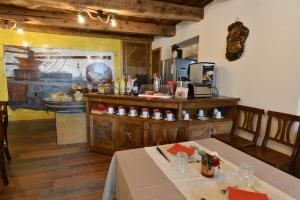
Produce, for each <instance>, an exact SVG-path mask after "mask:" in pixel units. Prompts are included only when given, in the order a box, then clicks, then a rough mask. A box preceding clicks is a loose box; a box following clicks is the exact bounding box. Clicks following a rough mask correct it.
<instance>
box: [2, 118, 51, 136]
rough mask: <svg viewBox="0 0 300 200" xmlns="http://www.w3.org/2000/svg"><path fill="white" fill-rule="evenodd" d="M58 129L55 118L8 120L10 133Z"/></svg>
mask: <svg viewBox="0 0 300 200" xmlns="http://www.w3.org/2000/svg"><path fill="white" fill-rule="evenodd" d="M51 131H56V123H55V119H45V120H18V121H9V122H8V133H32V132H51Z"/></svg>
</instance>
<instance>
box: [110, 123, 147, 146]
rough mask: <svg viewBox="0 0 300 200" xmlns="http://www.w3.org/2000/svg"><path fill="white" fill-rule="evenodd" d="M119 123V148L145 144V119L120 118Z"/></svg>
mask: <svg viewBox="0 0 300 200" xmlns="http://www.w3.org/2000/svg"><path fill="white" fill-rule="evenodd" d="M117 124H118V130H117V142H116V144H117V147H116V148H117V150H123V149H133V148H139V147H142V146H143V121H142V120H141V119H138V118H136V119H134V120H132V119H129V118H119V119H118V123H117Z"/></svg>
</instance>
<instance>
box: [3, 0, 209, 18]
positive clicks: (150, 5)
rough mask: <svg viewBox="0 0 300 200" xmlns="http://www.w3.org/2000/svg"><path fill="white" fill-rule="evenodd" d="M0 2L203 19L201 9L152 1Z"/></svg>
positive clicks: (145, 16) (125, 14)
mask: <svg viewBox="0 0 300 200" xmlns="http://www.w3.org/2000/svg"><path fill="white" fill-rule="evenodd" d="M0 2H2V3H4V4H13V5H16V6H24V7H28V8H30V9H39V7H44V8H45V7H49V8H56V9H61V10H70V11H79V10H80V9H85V8H90V9H94V10H99V9H101V10H103V11H105V12H109V13H113V14H116V15H124V16H133V17H142V18H156V19H170V20H180V21H200V20H201V19H203V14H204V9H203V8H202V7H193V6H186V5H178V4H174V3H169V2H160V1H153V0H94V1H90V0H64V1H62V0H30V1H26V0H18V1H15V0H0Z"/></svg>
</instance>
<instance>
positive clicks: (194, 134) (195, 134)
mask: <svg viewBox="0 0 300 200" xmlns="http://www.w3.org/2000/svg"><path fill="white" fill-rule="evenodd" d="M238 100H239V99H237V98H229V97H212V98H199V99H175V98H172V99H155V98H153V99H145V98H139V97H136V96H126V95H110V94H92V93H90V94H86V109H87V119H89V120H90V124H89V127H88V129H87V130H88V143H89V147H90V150H91V151H95V152H101V153H105V154H113V153H114V152H115V151H117V150H125V149H132V148H140V147H144V146H153V145H163V144H169V143H177V142H184V141H187V140H197V139H204V138H209V137H210V134H211V133H224V132H229V131H230V129H231V127H232V121H233V119H235V115H234V113H236V112H234V110H235V109H234V108H235V107H236V105H237V102H238ZM99 103H101V104H104V105H106V106H108V105H111V106H114V107H115V108H117V107H118V106H119V105H122V106H123V107H124V108H125V109H126V111H128V110H129V109H130V107H132V106H134V107H136V108H137V110H138V112H139V113H140V112H141V109H142V108H143V107H146V108H149V109H150V110H151V115H152V111H153V109H154V108H159V109H160V110H161V111H162V113H165V110H172V112H173V113H175V114H176V120H175V121H174V122H170V121H165V120H154V119H151V118H149V119H143V118H141V117H139V116H137V117H130V116H118V115H115V114H113V115H108V114H102V115H97V114H93V113H92V109H93V107H94V106H95V105H97V104H99ZM215 107H218V108H221V107H224V109H225V108H227V109H226V110H228V111H227V112H225V110H224V113H225V115H224V119H222V120H216V119H213V118H211V117H210V118H209V119H208V120H206V121H201V120H198V119H196V118H195V113H196V111H197V109H198V108H206V109H207V111H208V112H207V113H210V112H211V110H212V109H213V108H215ZM182 110H186V111H188V112H189V113H191V115H190V116H191V117H192V120H191V121H184V120H182Z"/></svg>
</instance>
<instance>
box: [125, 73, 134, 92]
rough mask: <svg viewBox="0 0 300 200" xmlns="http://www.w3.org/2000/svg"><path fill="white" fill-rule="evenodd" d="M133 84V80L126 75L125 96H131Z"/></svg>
mask: <svg viewBox="0 0 300 200" xmlns="http://www.w3.org/2000/svg"><path fill="white" fill-rule="evenodd" d="M133 82H134V79H132V78H131V77H130V75H128V78H127V84H126V94H127V95H131V94H132V89H133Z"/></svg>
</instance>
